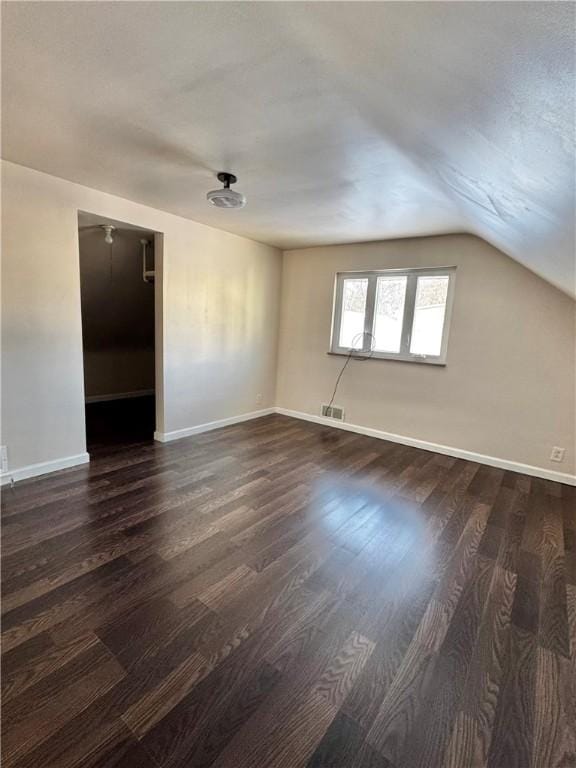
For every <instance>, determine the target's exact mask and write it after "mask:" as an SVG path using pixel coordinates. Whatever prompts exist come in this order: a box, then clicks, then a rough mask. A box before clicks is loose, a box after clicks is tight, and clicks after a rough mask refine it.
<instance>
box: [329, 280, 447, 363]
mask: <svg viewBox="0 0 576 768" xmlns="http://www.w3.org/2000/svg"><path fill="white" fill-rule="evenodd" d="M455 271H456V268H455V267H443V268H438V269H401V270H400V269H389V270H386V271H381V272H339V273H338V275H337V276H336V295H335V300H334V317H333V320H332V345H331V352H333V353H336V354H349V352H350V350H351V349H355V350H357V351H359V352H367V353H368V352H370V349H371V348H372V356H373V357H380V358H384V359H390V360H409V361H410V360H411V361H414V362H423V363H436V364H443V363H445V362H446V347H447V344H448V328H449V324H450V311H451V308H452V297H453V293H454V278H455Z"/></svg>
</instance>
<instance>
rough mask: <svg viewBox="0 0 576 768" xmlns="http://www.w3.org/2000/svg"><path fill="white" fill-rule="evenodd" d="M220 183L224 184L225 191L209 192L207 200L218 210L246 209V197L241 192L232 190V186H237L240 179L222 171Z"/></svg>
mask: <svg viewBox="0 0 576 768" xmlns="http://www.w3.org/2000/svg"><path fill="white" fill-rule="evenodd" d="M218 181H221V182H222V184H224V189H213V190H212V191H211V192H208V194H207V195H206V199H207V200H208V202H209V203H211V204H212V205H215V206H216V207H217V208H244V206H245V205H246V197H245V196H244V195H243V194H241V193H240V192H235V191H234V190H233V189H230V184H236V182H237V181H238V179H237V178H236V176H234V174H233V173H225V172H224V171H222V172H221V173H219V174H218Z"/></svg>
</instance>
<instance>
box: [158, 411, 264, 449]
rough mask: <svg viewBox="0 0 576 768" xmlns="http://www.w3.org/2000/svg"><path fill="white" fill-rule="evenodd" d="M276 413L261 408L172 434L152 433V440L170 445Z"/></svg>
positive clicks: (178, 430) (175, 431)
mask: <svg viewBox="0 0 576 768" xmlns="http://www.w3.org/2000/svg"><path fill="white" fill-rule="evenodd" d="M271 413H276V409H275V408H263V409H262V410H261V411H251V412H250V413H241V414H240V415H239V416H230V417H229V418H227V419H219V420H218V421H209V422H208V423H207V424H198V425H197V426H195V427H186V428H185V429H176V430H174V431H173V432H154V440H157V441H158V442H160V443H170V442H171V441H172V440H181V439H182V438H183V437H191V436H192V435H199V434H200V433H201V432H210V430H212V429H220V428H221V427H228V426H230V425H231V424H239V423H240V422H242V421H250V420H251V419H259V418H260V417H261V416H269V415H270V414H271Z"/></svg>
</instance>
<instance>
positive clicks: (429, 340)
mask: <svg viewBox="0 0 576 768" xmlns="http://www.w3.org/2000/svg"><path fill="white" fill-rule="evenodd" d="M449 280H450V278H449V277H448V276H447V275H446V276H442V277H436V276H434V277H419V278H418V285H417V288H416V304H415V308H414V323H413V325H412V339H411V341H410V352H411V353H412V354H414V355H439V354H440V352H441V349H442V331H443V329H444V315H445V314H446V299H447V297H448V282H449Z"/></svg>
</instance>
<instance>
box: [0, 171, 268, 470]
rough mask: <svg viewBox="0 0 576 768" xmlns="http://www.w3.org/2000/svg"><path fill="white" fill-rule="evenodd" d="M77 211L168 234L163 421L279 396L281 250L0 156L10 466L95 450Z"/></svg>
mask: <svg viewBox="0 0 576 768" xmlns="http://www.w3.org/2000/svg"><path fill="white" fill-rule="evenodd" d="M79 210H80V211H89V212H91V213H95V214H97V215H99V216H104V217H107V218H111V219H115V220H118V221H123V222H127V223H129V224H133V225H135V226H137V227H142V228H144V229H149V230H153V231H156V232H161V233H163V237H162V238H161V241H162V242H163V253H162V261H163V280H162V281H160V286H161V288H160V290H161V292H162V293H161V297H160V298H161V300H160V301H159V302H157V306H158V304H160V306H161V307H162V306H163V310H162V313H163V323H162V327H161V338H160V340H159V343H158V344H157V346H159V347H160V349H161V350H162V354H163V373H162V380H161V381H160V382H158V381H157V387H158V388H159V389H160V390H161V392H162V394H163V401H164V407H163V414H162V422H163V423H161V424H159V425H157V428H159V429H160V430H162V431H165V432H170V431H175V430H179V429H186V428H189V427H192V426H195V425H198V424H203V423H206V422H210V421H216V420H219V419H224V418H230V417H234V416H236V415H240V414H243V413H246V412H252V411H255V410H258V409H263V408H266V407H269V406H272V405H273V402H274V393H275V375H276V347H277V332H278V306H279V293H280V276H281V254H280V252H279V251H278V250H276V249H275V248H272V247H270V246H265V245H261V244H260V243H256V242H254V241H252V240H248V239H245V238H242V237H238V236H236V235H231V234H228V233H225V232H222V231H219V230H216V229H213V228H211V227H208V226H205V225H202V224H196V223H195V222H192V221H189V220H187V219H182V218H180V217H178V216H174V215H171V214H167V213H164V212H161V211H157V210H155V209H153V208H148V207H146V206H143V205H138V204H136V203H132V202H130V201H128V200H124V199H122V198H118V197H114V196H112V195H107V194H105V193H102V192H97V191H95V190H92V189H89V188H88V187H83V186H80V185H78V184H73V183H70V182H67V181H64V180H62V179H57V178H55V177H53V176H49V175H47V174H43V173H39V172H37V171H33V170H30V169H28V168H24V167H22V166H18V165H15V164H13V163H7V162H3V163H2V214H3V216H2V219H3V227H2V252H3V253H2V256H3V258H2V406H3V409H2V443H3V444H6V445H7V446H8V461H9V469H10V470H11V471H13V470H16V469H18V468H21V467H26V466H30V465H33V464H37V463H43V462H50V461H58V460H62V459H65V458H66V457H70V456H77V455H81V454H82V453H83V452H85V450H86V447H85V433H84V383H83V374H82V331H81V319H80V271H79V255H78V218H77V217H78V211H79ZM238 214H240V215H241V212H237V211H229V212H223V216H226V215H238ZM156 255H157V257H158V250H157V251H156Z"/></svg>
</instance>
